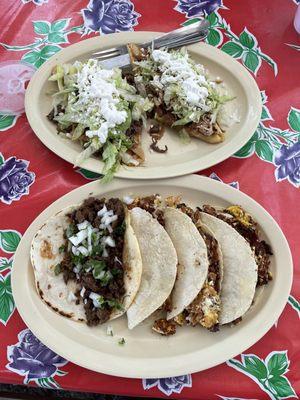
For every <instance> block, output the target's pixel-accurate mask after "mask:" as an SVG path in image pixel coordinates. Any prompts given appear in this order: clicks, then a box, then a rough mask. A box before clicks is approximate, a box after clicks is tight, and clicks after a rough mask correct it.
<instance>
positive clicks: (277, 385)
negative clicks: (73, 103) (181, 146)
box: [0, 0, 300, 400]
mask: <svg viewBox="0 0 300 400" xmlns="http://www.w3.org/2000/svg"><path fill="white" fill-rule="evenodd" d="M295 11H296V2H293V1H292V0H276V2H274V1H273V0H264V1H263V2H262V1H259V0H251V1H247V2H246V1H233V0H224V2H223V4H221V0H209V1H202V0H164V1H162V0H151V1H148V0H133V1H130V0H91V1H90V2H89V3H88V0H80V1H79V0H78V1H73V2H71V1H69V2H63V1H59V0H22V1H21V0H14V1H13V0H7V1H5V2H2V6H1V11H0V13H1V15H0V18H1V21H2V28H1V30H2V32H1V36H2V37H1V40H0V41H1V42H2V47H1V50H0V51H1V60H4V61H5V60H20V59H23V60H25V61H27V62H28V63H31V64H34V65H35V66H36V67H39V66H40V65H41V64H42V63H43V62H44V61H45V60H46V59H47V58H49V57H50V56H51V55H53V54H54V53H56V52H57V51H59V50H60V49H61V48H63V47H65V46H68V45H69V43H74V42H77V41H80V40H84V39H86V38H88V37H93V36H97V35H99V33H100V34H101V35H104V34H109V33H112V32H116V31H127V30H133V29H134V30H152V31H168V30H171V29H174V28H177V27H179V26H180V25H182V24H185V23H187V22H189V21H190V20H192V19H193V18H197V17H199V16H201V14H203V13H211V12H213V13H212V14H211V15H210V17H209V20H210V22H211V28H210V32H209V35H208V38H207V41H208V43H210V44H211V45H214V46H217V47H219V48H221V49H222V50H223V51H225V52H226V53H228V54H230V55H232V56H233V57H235V58H236V59H238V60H239V62H241V63H242V64H243V65H244V66H245V67H246V68H248V69H249V70H250V72H251V73H252V75H253V76H254V78H255V79H256V81H257V83H258V86H259V88H260V90H261V96H262V99H263V104H264V106H263V113H262V117H261V121H260V123H259V126H258V128H257V130H256V132H255V134H254V136H253V137H252V138H251V140H250V141H249V142H248V143H247V144H246V145H245V146H244V147H243V148H242V149H241V150H240V151H239V152H238V153H237V154H236V155H235V157H231V158H230V159H228V160H226V161H224V162H222V163H221V164H219V165H216V166H215V167H213V168H211V169H209V170H205V171H202V172H201V173H202V174H204V175H207V176H211V177H212V178H213V179H219V180H223V181H224V182H225V183H228V184H231V185H233V186H235V187H236V188H237V189H241V190H242V191H244V192H245V193H247V194H249V195H250V196H252V197H253V198H254V199H255V200H257V201H258V202H259V203H260V204H261V205H262V206H263V207H265V208H266V210H267V211H268V212H269V213H270V214H271V215H272V216H273V217H274V218H275V219H276V221H277V222H278V223H279V225H280V226H281V228H282V230H283V232H284V233H285V235H286V237H287V239H288V241H289V244H290V247H291V250H292V253H293V258H294V262H295V275H294V284H293V288H292V293H291V296H290V297H289V302H288V304H287V305H286V308H285V310H284V312H283V314H282V315H281V316H280V318H279V320H278V321H277V324H276V325H275V326H273V328H272V329H271V330H270V331H269V332H268V333H267V334H266V335H265V336H264V337H263V338H262V339H261V340H260V341H259V342H258V343H256V344H255V345H254V346H253V347H252V348H250V349H248V350H247V351H246V352H245V354H242V355H241V356H237V357H235V359H233V360H229V361H228V362H227V363H224V364H222V365H220V366H218V367H215V368H212V369H210V370H208V371H204V372H201V373H196V374H193V375H186V376H180V377H172V378H168V379H145V380H139V379H122V378H116V377H112V376H106V375H102V374H98V373H95V372H91V371H88V370H86V369H83V368H80V367H78V366H76V365H74V364H72V363H70V362H68V361H66V360H64V359H62V358H61V357H59V356H57V355H56V354H54V353H53V352H52V351H51V350H49V349H47V348H46V347H45V346H44V345H43V344H42V343H40V342H39V341H38V340H37V339H36V338H35V337H34V336H33V335H32V334H31V332H30V331H29V330H28V329H27V328H26V326H25V325H24V323H23V322H22V320H21V318H20V317H19V315H18V312H17V310H16V309H15V306H14V301H13V297H12V294H11V285H10V273H11V264H12V259H13V254H14V252H15V250H16V247H17V245H18V242H19V240H20V237H21V236H22V234H23V233H24V231H25V230H26V228H27V227H28V226H29V224H30V223H31V222H32V221H33V219H34V218H35V217H36V216H37V215H38V214H39V213H40V212H41V211H42V210H44V208H46V207H47V206H48V205H49V204H51V203H52V202H53V201H54V200H56V199H57V198H59V197H60V196H62V195H63V194H65V193H67V192H69V191H70V190H72V189H74V188H76V187H78V186H80V185H83V184H84V183H86V182H88V180H89V179H94V178H95V175H94V174H91V173H88V172H87V171H84V170H80V169H75V170H74V169H73V167H72V165H70V164H68V163H67V162H65V161H63V160H61V159H60V158H58V157H57V156H55V155H54V154H53V153H52V152H50V151H49V150H48V149H47V148H46V147H45V146H43V145H42V144H41V143H40V141H39V140H38V139H37V137H36V136H35V135H34V133H33V131H32V130H31V129H30V126H29V124H28V122H27V120H26V117H25V115H21V116H5V115H1V116H0V151H1V157H0V164H2V165H1V166H0V229H1V230H0V247H1V249H0V256H1V257H0V340H1V348H0V382H2V383H16V384H21V383H23V384H29V385H33V386H42V387H52V388H57V387H60V388H63V389H70V390H78V391H92V392H101V393H114V394H124V395H134V396H152V397H166V396H171V397H174V398H176V397H178V398H179V397H180V398H186V399H197V400H202V399H203V400H204V399H218V398H222V399H233V398H234V399H236V398H248V399H250V398H251V399H268V398H271V399H284V398H289V397H292V398H293V397H296V393H298V394H300V368H299V363H300V351H299V349H300V335H299V317H300V304H299V300H300V274H299V258H300V248H299V228H298V226H299V212H298V210H297V205H298V207H299V200H300V196H299V190H297V189H299V186H300V142H299V140H300V110H299V109H300V96H299V86H300V73H299V55H300V53H299V50H300V46H299V44H300V42H299V36H298V35H297V33H296V32H295V30H294V28H293V17H294V14H295ZM0 75H1V74H0ZM1 85H4V82H3V81H2V82H1ZM295 208H296V210H295ZM297 239H298V246H297ZM297 264H298V265H297ZM282 267H283V268H284V265H283V266H282ZM297 269H298V270H297ZM262 323H263V321H262Z"/></svg>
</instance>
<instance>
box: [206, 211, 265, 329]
mask: <svg viewBox="0 0 300 400" xmlns="http://www.w3.org/2000/svg"><path fill="white" fill-rule="evenodd" d="M229 209H230V208H229ZM203 210H204V212H200V219H201V221H202V223H204V224H205V225H206V226H208V227H209V229H210V230H211V231H212V232H213V234H214V236H215V238H216V239H217V240H218V242H219V244H220V247H221V251H222V255H223V266H224V268H223V280H222V287H221V295H220V299H221V312H220V325H225V324H229V323H236V322H239V321H240V320H241V318H242V317H243V315H244V314H245V313H246V312H247V311H248V309H249V308H250V306H251V304H252V303H253V299H254V295H255V289H256V286H257V282H258V263H257V262H256V258H255V253H254V251H253V249H252V248H251V246H250V244H249V242H248V241H247V240H246V239H245V238H244V237H243V235H241V234H240V233H239V232H238V231H237V229H235V228H234V227H233V226H232V225H231V224H229V223H227V222H225V221H224V220H223V218H221V216H222V212H220V213H218V212H217V211H216V210H215V209H214V208H212V207H211V206H204V207H203ZM213 210H215V212H214V215H213V214H212V211H213ZM207 211H209V212H207Z"/></svg>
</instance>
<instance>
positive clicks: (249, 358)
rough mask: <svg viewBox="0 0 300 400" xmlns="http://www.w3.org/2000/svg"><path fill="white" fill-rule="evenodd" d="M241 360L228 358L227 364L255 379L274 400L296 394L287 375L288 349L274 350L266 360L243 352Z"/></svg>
mask: <svg viewBox="0 0 300 400" xmlns="http://www.w3.org/2000/svg"><path fill="white" fill-rule="evenodd" d="M241 360H242V362H239V361H237V360H235V359H232V360H228V361H227V365H228V366H229V367H232V368H234V369H236V370H237V371H239V372H242V373H243V374H245V375H247V376H248V377H249V378H251V379H252V380H253V381H255V382H256V383H257V384H258V385H259V387H260V388H261V389H262V390H263V391H264V392H266V393H267V394H268V395H269V397H270V398H271V399H272V400H281V399H287V398H289V397H293V396H295V395H296V394H295V392H294V390H293V388H292V386H291V383H290V382H289V380H288V378H287V377H286V376H285V374H286V373H287V372H288V366H289V363H290V361H289V359H288V357H287V351H272V352H271V353H270V354H269V355H268V356H267V357H266V359H265V360H262V359H260V358H259V357H257V356H256V355H255V354H242V355H241Z"/></svg>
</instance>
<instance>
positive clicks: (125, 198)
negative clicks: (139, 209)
mask: <svg viewBox="0 0 300 400" xmlns="http://www.w3.org/2000/svg"><path fill="white" fill-rule="evenodd" d="M123 201H124V203H125V204H132V203H133V202H134V199H133V198H132V197H130V196H124V197H123Z"/></svg>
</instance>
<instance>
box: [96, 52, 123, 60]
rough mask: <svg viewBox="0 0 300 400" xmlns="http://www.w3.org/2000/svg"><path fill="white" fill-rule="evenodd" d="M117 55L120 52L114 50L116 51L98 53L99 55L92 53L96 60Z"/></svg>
mask: <svg viewBox="0 0 300 400" xmlns="http://www.w3.org/2000/svg"><path fill="white" fill-rule="evenodd" d="M119 55H120V53H119V52H118V51H116V52H114V53H108V54H100V55H95V54H93V57H94V58H95V59H96V60H106V59H108V58H113V57H117V56H119Z"/></svg>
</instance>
